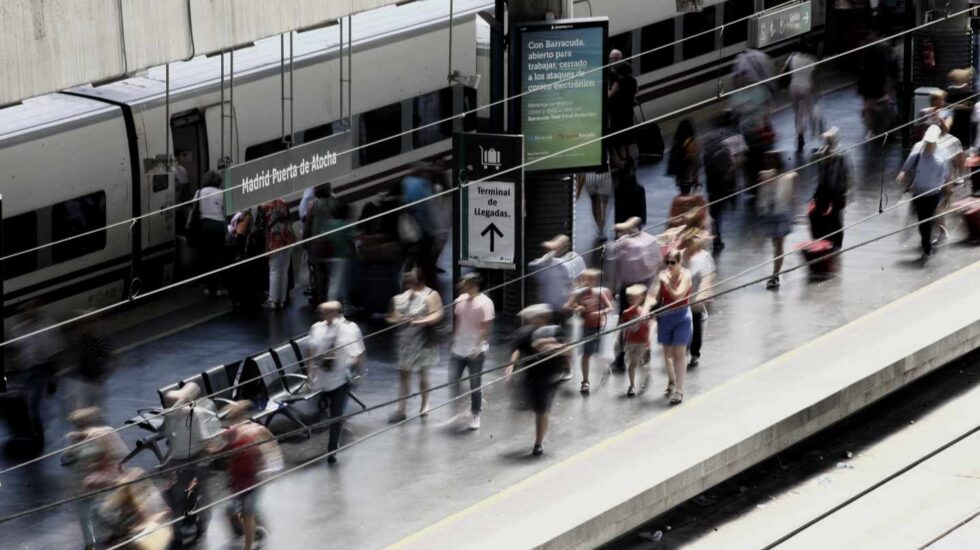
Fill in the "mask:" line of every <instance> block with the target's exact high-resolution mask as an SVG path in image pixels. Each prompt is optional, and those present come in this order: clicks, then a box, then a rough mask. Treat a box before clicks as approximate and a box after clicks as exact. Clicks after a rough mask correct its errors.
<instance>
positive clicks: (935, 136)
mask: <svg viewBox="0 0 980 550" xmlns="http://www.w3.org/2000/svg"><path fill="white" fill-rule="evenodd" d="M940 135H942V130H940V129H939V126H936V125H935V124H933V125H931V126H929V127H928V128H926V133H925V135H924V136H922V141H924V142H926V143H937V142H939V136H940Z"/></svg>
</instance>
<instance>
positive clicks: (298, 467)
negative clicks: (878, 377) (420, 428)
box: [0, 190, 980, 550]
mask: <svg viewBox="0 0 980 550" xmlns="http://www.w3.org/2000/svg"><path fill="white" fill-rule="evenodd" d="M931 192H933V190H930V191H927V192H926V193H924V194H928V193H931ZM920 196H921V195H920ZM909 200H910V201H911V200H913V199H909ZM975 204H980V199H977V200H974V201H972V202H971V203H969V204H966V205H962V206H959V207H956V208H954V209H952V210H950V211H946V212H943V213H940V214H936V215H934V216H932V217H930V218H926V219H923V220H919V221H916V222H914V223H911V224H908V225H906V226H903V227H901V228H899V229H897V230H893V231H889V232H886V233H885V234H883V235H879V236H876V237H873V238H871V239H868V240H865V241H862V242H860V243H857V244H855V245H851V246H849V247H844V248H841V249H839V250H836V251H833V252H831V253H830V254H828V255H827V256H824V257H821V258H814V259H812V260H807V261H805V262H803V263H801V264H798V265H795V266H792V267H789V268H786V269H783V270H780V272H779V275H783V274H786V273H790V272H792V271H796V270H798V269H802V268H804V267H807V266H809V265H813V264H815V263H818V262H822V261H825V260H826V259H827V258H828V257H834V256H839V255H841V254H843V253H844V252H848V251H851V250H854V249H856V248H859V247H862V246H867V245H868V244H871V243H874V242H877V241H879V240H882V239H884V238H887V237H890V236H892V235H895V234H898V233H901V232H903V231H907V230H909V229H911V228H913V227H916V226H917V225H919V224H921V223H925V222H928V221H934V220H935V219H938V218H941V217H942V216H945V215H947V214H949V213H950V212H952V211H955V210H959V209H963V208H967V207H969V206H973V205H975ZM879 215H881V214H880V213H874V214H872V215H871V216H870V217H868V218H865V219H863V220H861V221H859V222H856V223H854V224H851V225H849V226H847V227H844V228H841V229H839V230H837V231H835V232H834V233H837V232H839V231H840V232H842V231H844V230H846V229H848V228H850V227H853V226H854V225H857V224H858V223H862V222H864V221H867V220H868V219H871V218H874V217H877V216H879ZM787 254H788V253H787ZM784 256H785V254H784ZM775 259H776V258H772V259H770V260H769V261H766V262H763V263H762V264H759V265H758V266H755V267H754V268H750V270H749V271H751V270H754V269H758V268H760V267H764V266H766V265H768V264H769V263H772V262H773V261H775ZM746 272H747V271H743V272H741V273H739V274H737V275H734V276H732V277H729V278H727V279H726V280H725V281H722V282H720V283H718V284H716V285H713V287H716V286H719V285H721V284H723V283H724V282H727V281H731V280H733V279H735V278H738V277H740V276H741V275H744V274H745V273H746ZM768 278H769V275H766V276H764V277H760V278H757V279H754V280H752V281H749V282H747V283H743V284H740V285H738V286H736V287H733V288H730V289H726V290H724V291H721V292H719V293H717V294H715V295H712V296H711V297H708V298H703V299H699V300H691V301H690V303H691V304H696V303H701V302H704V301H709V300H712V299H714V297H715V296H718V295H724V294H729V293H732V292H735V291H738V290H742V289H745V288H748V287H750V286H754V285H757V284H759V283H761V282H763V281H765V280H767V279H768ZM683 300H684V299H683V298H682V299H678V300H675V301H674V302H671V303H670V304H666V305H664V306H661V307H660V308H658V310H659V311H658V312H657V313H659V312H663V311H665V310H667V309H669V308H671V307H673V306H674V305H676V304H677V303H679V302H681V301H683ZM657 313H654V312H651V313H648V314H646V315H643V316H640V317H638V318H637V319H634V320H631V321H628V322H625V323H622V324H620V325H618V326H616V327H615V328H612V329H607V330H602V331H600V332H599V333H598V334H595V335H590V336H588V337H584V338H582V339H580V340H578V341H576V342H573V343H570V344H566V345H563V346H562V348H560V349H558V350H553V351H552V352H546V353H549V354H550V355H549V356H548V357H545V358H543V359H540V360H537V361H535V362H534V363H532V364H529V365H525V366H523V367H521V368H520V369H518V370H516V371H514V372H512V373H508V374H505V375H504V376H501V377H498V378H496V379H493V380H491V381H490V382H487V383H486V384H482V385H481V386H480V388H477V389H472V390H469V391H467V392H465V393H461V394H460V395H459V396H457V397H454V398H452V399H450V400H448V401H445V402H443V403H440V404H438V405H436V406H434V407H432V408H431V409H430V411H431V410H438V409H440V408H443V407H445V406H448V405H450V404H452V403H453V402H455V401H457V400H458V399H462V398H465V397H467V396H469V395H470V394H472V393H474V392H476V391H482V390H483V389H484V388H486V387H489V386H491V385H494V384H497V383H499V382H501V381H506V380H509V379H510V378H511V376H512V375H513V374H517V373H520V372H523V371H526V370H528V369H530V368H532V367H534V366H537V365H539V364H541V363H543V362H545V361H549V360H551V359H554V358H555V357H558V356H561V355H565V354H567V353H568V352H569V351H570V350H572V349H574V348H576V347H579V346H582V345H584V344H586V343H588V342H590V341H592V340H593V339H598V338H602V337H604V336H606V335H608V334H611V333H615V332H618V331H621V330H625V329H627V328H629V327H631V326H633V325H635V324H638V323H642V322H649V321H650V319H651V318H652V317H655V316H656V315H657ZM499 368H500V367H497V368H495V369H493V370H491V371H489V372H493V371H496V370H499ZM420 415H421V413H418V414H413V415H412V416H409V417H406V418H405V419H403V420H400V421H398V422H396V423H392V424H389V425H388V426H385V427H384V428H381V429H379V430H375V431H374V432H371V433H370V434H367V435H366V436H364V437H362V438H360V439H357V440H355V441H352V442H350V443H347V444H345V445H343V446H341V447H339V448H337V449H336V450H333V451H327V452H326V453H323V454H320V455H318V456H315V457H313V458H311V459H308V460H306V461H304V462H301V463H299V464H297V465H295V466H292V467H290V468H287V469H285V470H283V471H281V472H278V473H276V474H273V475H271V476H269V477H267V478H266V479H262V480H259V481H258V482H256V483H255V484H254V485H251V486H249V487H247V488H245V489H242V490H239V491H236V492H233V493H231V494H228V495H225V496H223V497H221V498H219V499H217V500H214V501H212V502H209V503H207V504H205V505H203V506H200V507H198V508H196V509H194V510H191V511H189V512H186V513H184V514H181V515H178V516H176V517H175V518H173V519H171V520H169V521H167V522H164V523H162V524H160V525H157V526H154V527H152V528H150V529H149V530H147V531H145V532H141V533H138V534H136V535H135V536H133V537H132V538H130V539H127V540H126V541H124V542H122V543H119V544H117V545H115V546H112V547H110V548H109V550H116V549H118V548H124V547H125V545H127V544H131V543H132V542H134V541H136V540H139V539H140V538H142V537H145V536H148V535H150V534H152V533H154V532H156V531H158V530H161V529H165V528H168V527H170V526H172V525H174V524H176V523H178V522H179V521H182V520H183V519H184V518H185V517H189V516H193V515H198V514H200V513H202V512H204V511H207V510H209V509H211V508H214V507H215V506H218V505H220V504H222V503H224V502H227V501H229V500H231V499H234V498H237V497H239V496H241V495H243V494H246V493H248V492H249V491H252V490H255V489H257V488H259V487H262V486H264V485H267V484H269V483H272V482H273V481H277V480H279V479H282V478H283V477H285V476H286V475H290V474H292V473H295V472H297V471H299V470H301V469H303V468H306V467H308V466H311V465H313V464H316V463H317V462H320V461H322V460H324V459H326V458H328V457H330V456H333V455H335V454H337V453H338V452H340V451H343V450H347V449H350V448H351V447H354V446H356V445H359V444H362V443H364V442H367V441H370V440H372V439H374V438H376V437H379V436H381V435H383V434H385V433H387V432H389V431H391V430H393V429H395V428H397V427H400V426H402V425H403V424H406V423H408V422H410V421H412V420H415V419H417V418H419V417H420ZM273 440H275V438H272V439H266V440H263V441H261V442H257V443H254V445H263V444H266V443H269V442H270V441H273ZM4 521H5V520H4V519H3V518H0V523H3V522H4Z"/></svg>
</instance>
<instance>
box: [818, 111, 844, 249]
mask: <svg viewBox="0 0 980 550" xmlns="http://www.w3.org/2000/svg"><path fill="white" fill-rule="evenodd" d="M839 136H840V134H839V131H838V130H837V128H836V127H833V128H831V129H829V130H827V131H826V132H824V133H823V139H824V146H823V148H821V149H820V150H819V151H818V152H817V154H816V155H815V157H814V160H815V161H816V163H817V187H816V189H815V190H814V192H813V198H812V199H811V200H810V204H809V205H808V207H807V210H808V213H809V218H810V233H811V235H812V237H813V239H814V240H820V239H824V238H826V239H827V240H829V241H830V242H831V244H832V245H833V247H834V249H836V250H840V249H841V248H842V247H843V246H844V231H843V228H844V208H845V207H846V206H847V193H848V191H849V190H850V188H851V168H850V162H849V160H848V157H847V153H846V152H845V151H842V150H841V149H840V147H839V145H840V144H839Z"/></svg>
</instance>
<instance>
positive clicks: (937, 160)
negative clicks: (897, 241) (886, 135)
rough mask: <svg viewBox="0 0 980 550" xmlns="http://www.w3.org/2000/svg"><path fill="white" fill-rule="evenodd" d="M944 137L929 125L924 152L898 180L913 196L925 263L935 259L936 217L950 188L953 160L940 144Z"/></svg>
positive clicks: (915, 155)
mask: <svg viewBox="0 0 980 550" xmlns="http://www.w3.org/2000/svg"><path fill="white" fill-rule="evenodd" d="M941 134H942V131H941V130H940V129H939V126H936V125H932V126H929V128H927V129H926V133H925V136H923V138H922V142H923V146H922V149H921V150H919V151H918V152H913V153H912V154H910V155H909V158H907V159H906V160H905V164H904V165H903V166H902V171H901V172H899V173H898V178H897V180H898V183H899V184H900V185H904V186H905V191H906V192H911V193H912V197H913V199H912V205H913V207H914V208H915V215H916V217H917V218H918V219H919V237H920V239H921V240H922V262H923V263H925V262H928V261H929V260H930V259H931V258H932V225H933V220H932V218H933V217H934V216H935V214H936V207H938V206H939V201H940V200H941V199H942V196H943V193H944V192H947V191H948V188H949V186H950V168H949V161H948V160H946V158H945V157H944V156H943V155H942V154H941V153H940V152H939V151H938V148H937V145H936V144H937V143H939V137H940V135H941Z"/></svg>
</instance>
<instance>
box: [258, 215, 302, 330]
mask: <svg viewBox="0 0 980 550" xmlns="http://www.w3.org/2000/svg"><path fill="white" fill-rule="evenodd" d="M262 216H263V217H264V219H265V251H266V252H272V251H274V250H279V249H280V248H283V247H288V246H289V245H291V244H293V243H295V242H296V234H295V233H293V228H292V226H291V225H290V221H289V206H287V205H286V201H284V200H282V199H275V200H273V201H269V202H267V203H265V204H263V205H262ZM291 256H292V249H291V248H287V249H286V250H282V251H279V252H276V253H275V254H271V255H270V256H269V299H268V300H267V301H266V302H265V304H264V305H263V306H262V307H264V308H266V309H272V310H278V309H282V307H283V306H284V305H285V303H286V299H287V298H288V297H289V260H290V258H291Z"/></svg>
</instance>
